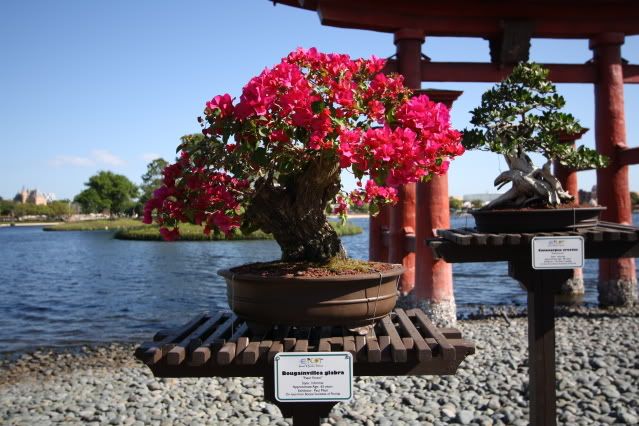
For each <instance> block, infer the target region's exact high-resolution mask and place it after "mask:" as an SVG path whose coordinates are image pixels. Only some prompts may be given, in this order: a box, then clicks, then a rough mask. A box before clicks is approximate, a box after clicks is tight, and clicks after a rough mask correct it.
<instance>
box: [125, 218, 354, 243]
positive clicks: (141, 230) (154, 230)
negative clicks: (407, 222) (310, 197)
mask: <svg viewBox="0 0 639 426" xmlns="http://www.w3.org/2000/svg"><path fill="white" fill-rule="evenodd" d="M331 225H332V226H333V227H334V228H335V231H337V234H338V235H339V236H345V235H356V234H361V233H362V228H360V227H359V226H356V225H353V224H352V223H349V222H347V223H345V224H344V225H342V224H340V223H335V222H331ZM115 238H117V239H120V240H146V241H160V240H162V237H161V236H160V231H159V228H158V226H157V225H143V226H138V227H135V228H126V229H120V230H119V231H118V232H116V233H115ZM272 239H273V236H272V235H271V234H266V233H264V232H262V231H256V232H253V233H251V234H248V235H243V234H242V233H241V232H240V231H239V230H236V231H235V232H234V233H233V234H232V235H231V236H230V237H226V236H225V235H224V234H214V233H211V234H210V235H205V234H204V233H203V232H202V227H201V226H197V225H190V224H181V225H180V239H179V240H178V241H221V240H272Z"/></svg>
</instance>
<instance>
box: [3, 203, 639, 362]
mask: <svg viewBox="0 0 639 426" xmlns="http://www.w3.org/2000/svg"><path fill="white" fill-rule="evenodd" d="M638 220H639V217H638V215H635V216H634V221H635V223H639V221H638ZM353 222H355V223H356V224H357V225H359V226H361V227H362V228H364V233H362V234H360V235H356V236H351V237H344V238H343V239H342V240H343V243H344V245H345V246H346V248H347V250H348V252H349V254H350V256H352V257H355V258H361V259H364V258H367V256H368V232H367V231H368V219H353ZM452 225H453V226H454V227H455V226H473V225H474V223H473V221H472V217H470V218H466V217H460V218H454V219H453V224H452ZM278 257H279V247H278V246H277V244H276V243H275V242H273V241H231V242H177V243H163V242H149V241H120V240H115V239H113V233H112V232H109V231H97V232H43V231H42V228H39V227H16V228H0V295H1V296H0V353H4V354H7V353H12V352H20V351H25V350H31V349H34V348H36V347H42V346H46V347H67V346H75V345H82V344H93V343H102V342H110V341H120V342H127V341H129V342H137V341H140V340H144V339H148V338H149V337H150V336H151V333H153V332H155V331H157V329H159V328H161V327H167V326H170V325H174V324H176V323H180V322H181V321H184V320H185V319H186V318H187V317H189V316H192V314H193V313H194V312H199V311H204V310H210V311H213V310H216V309H221V308H227V304H226V300H225V286H224V281H223V279H222V278H221V277H219V276H218V275H217V274H216V271H217V270H218V269H222V268H228V267H231V266H235V265H239V264H242V263H247V262H255V261H267V260H273V259H276V258H278ZM596 267H597V262H596V261H586V267H585V268H584V273H585V278H586V297H585V302H586V303H590V304H594V303H595V302H596V298H597V294H596V274H597V269H596ZM453 268H454V274H455V298H456V300H457V303H458V311H459V313H460V314H462V315H464V314H467V313H469V312H470V311H473V310H475V309H476V307H477V306H478V305H499V304H514V305H524V304H525V302H526V297H525V293H524V292H523V291H522V290H521V289H520V287H519V284H518V283H517V282H515V281H514V280H512V279H511V278H509V277H508V275H507V265H506V263H503V262H502V263H483V264H482V263H469V264H456V265H454V267H453Z"/></svg>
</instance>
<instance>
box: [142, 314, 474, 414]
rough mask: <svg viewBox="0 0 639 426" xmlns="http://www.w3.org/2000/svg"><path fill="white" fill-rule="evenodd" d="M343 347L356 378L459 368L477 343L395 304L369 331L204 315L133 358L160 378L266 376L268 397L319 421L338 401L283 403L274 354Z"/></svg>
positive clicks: (289, 410) (165, 333)
mask: <svg viewBox="0 0 639 426" xmlns="http://www.w3.org/2000/svg"><path fill="white" fill-rule="evenodd" d="M331 351H345V352H350V353H351V355H352V356H353V374H354V375H355V376H401V375H435V374H437V375H444V374H454V373H455V371H457V368H458V367H459V365H460V364H461V362H462V361H463V360H464V358H466V356H468V355H470V354H472V353H474V352H475V347H474V345H473V343H472V342H469V341H467V340H465V339H463V338H462V336H461V333H460V332H459V330H457V329H453V328H437V327H435V325H433V323H432V322H431V321H430V319H429V318H428V316H427V315H426V314H425V313H424V312H423V311H421V310H419V309H411V310H408V311H404V310H402V309H395V310H394V311H393V312H392V313H391V314H390V315H388V316H386V317H385V318H383V319H382V320H381V321H379V322H378V323H377V325H376V326H375V327H374V328H373V330H371V332H370V333H369V334H368V335H366V336H360V335H353V334H352V333H351V332H349V331H348V330H346V329H344V328H342V327H330V326H328V327H327V326H317V327H290V326H281V325H280V326H273V327H271V328H270V329H265V330H261V331H259V332H258V331H254V332H252V331H251V330H250V329H249V327H248V326H247V324H246V323H245V322H244V321H242V320H240V319H239V318H237V317H236V316H235V315H234V314H233V313H231V312H218V313H216V314H213V315H209V314H201V315H197V316H196V317H194V318H193V319H192V320H191V321H189V322H188V323H187V324H185V325H183V326H181V327H178V328H175V329H172V330H168V331H161V332H158V333H157V334H156V335H155V337H154V340H153V341H152V342H147V343H143V344H142V345H140V346H139V347H138V348H137V349H136V352H135V356H136V357H137V358H138V359H140V360H141V361H143V362H144V363H145V364H146V365H148V366H149V368H150V369H151V371H153V374H154V375H155V376H156V377H263V378H264V398H265V400H266V401H269V402H271V403H273V404H275V405H277V406H278V407H279V408H280V410H281V411H282V414H283V415H284V417H292V418H293V422H294V424H296V425H311V424H312V425H318V424H319V423H320V420H321V419H322V418H324V417H328V415H329V413H330V411H331V409H332V408H333V406H334V405H335V404H336V402H312V403H308V402H307V403H300V402H279V401H277V400H276V399H275V395H274V382H275V380H274V365H273V360H274V358H275V356H276V355H277V354H278V353H280V352H331Z"/></svg>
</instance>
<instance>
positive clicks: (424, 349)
mask: <svg viewBox="0 0 639 426" xmlns="http://www.w3.org/2000/svg"><path fill="white" fill-rule="evenodd" d="M395 314H396V315H397V320H398V321H399V325H400V327H401V328H402V330H403V331H404V333H406V334H407V335H408V337H410V338H411V339H413V342H414V344H415V348H416V349H417V359H418V360H419V361H427V360H429V359H432V358H433V353H432V351H431V350H430V347H429V346H428V344H426V342H425V341H424V339H423V338H422V335H421V334H419V330H417V328H415V326H414V325H413V322H412V321H411V320H410V318H409V317H408V315H407V314H406V312H404V310H403V309H399V308H397V309H395Z"/></svg>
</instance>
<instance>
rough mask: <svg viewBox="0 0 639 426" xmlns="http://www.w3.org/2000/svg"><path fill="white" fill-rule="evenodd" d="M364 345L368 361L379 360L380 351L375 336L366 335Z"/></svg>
mask: <svg viewBox="0 0 639 426" xmlns="http://www.w3.org/2000/svg"><path fill="white" fill-rule="evenodd" d="M366 347H368V362H380V361H381V360H382V351H381V350H380V347H379V342H378V341H377V338H376V337H367V338H366Z"/></svg>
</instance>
